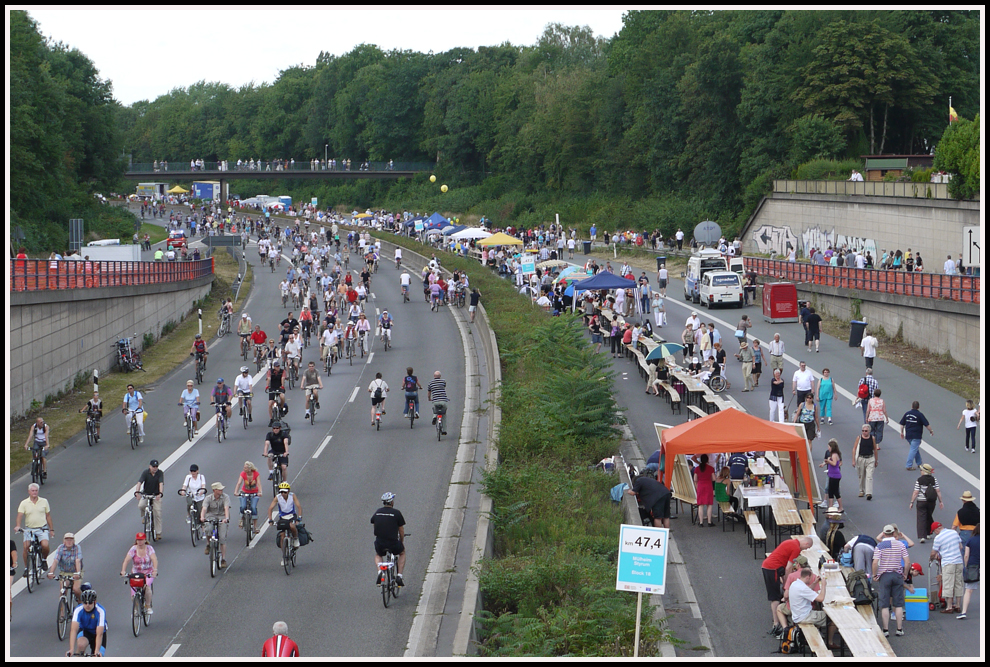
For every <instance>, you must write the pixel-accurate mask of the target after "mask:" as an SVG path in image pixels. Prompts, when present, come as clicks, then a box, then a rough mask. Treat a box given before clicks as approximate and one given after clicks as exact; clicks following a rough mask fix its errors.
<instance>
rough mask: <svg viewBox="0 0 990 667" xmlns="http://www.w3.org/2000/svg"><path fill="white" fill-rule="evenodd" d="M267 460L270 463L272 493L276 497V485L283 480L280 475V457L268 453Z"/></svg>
mask: <svg viewBox="0 0 990 667" xmlns="http://www.w3.org/2000/svg"><path fill="white" fill-rule="evenodd" d="M268 459H269V460H270V461H271V462H272V493H273V494H274V495H275V496H278V485H279V484H281V483H282V482H283V481H284V480H285V478H284V477H283V475H282V456H281V455H279V454H275V453H273V452H269V454H268Z"/></svg>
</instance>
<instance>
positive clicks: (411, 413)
mask: <svg viewBox="0 0 990 667" xmlns="http://www.w3.org/2000/svg"><path fill="white" fill-rule="evenodd" d="M415 421H416V404H415V403H413V402H412V401H409V428H412V427H413V424H414V423H415Z"/></svg>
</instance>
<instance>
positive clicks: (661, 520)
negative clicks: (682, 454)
mask: <svg viewBox="0 0 990 667" xmlns="http://www.w3.org/2000/svg"><path fill="white" fill-rule="evenodd" d="M626 493H628V494H629V495H631V496H637V497H638V498H639V504H640V505H642V506H643V507H644V508H646V509H647V510H649V511H650V512H652V513H653V526H654V527H655V528H670V496H671V493H670V489H668V488H667V487H666V486H664V485H663V482H661V481H659V480H656V479H654V478H652V477H650V476H649V475H640V476H639V477H637V478H636V479H635V480H634V481H633V485H632V488H631V489H627V490H626Z"/></svg>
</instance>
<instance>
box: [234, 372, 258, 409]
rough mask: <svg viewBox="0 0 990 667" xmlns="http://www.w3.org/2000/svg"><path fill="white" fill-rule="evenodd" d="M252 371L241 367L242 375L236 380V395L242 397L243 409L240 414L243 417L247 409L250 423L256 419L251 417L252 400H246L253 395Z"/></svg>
mask: <svg viewBox="0 0 990 667" xmlns="http://www.w3.org/2000/svg"><path fill="white" fill-rule="evenodd" d="M249 372H250V370H249V369H248V367H247V366H241V374H240V375H238V376H237V377H236V378H235V379H234V394H235V395H236V396H238V397H240V399H241V401H242V403H241V409H240V410H239V411H238V414H241V415H243V414H244V410H245V409H247V415H248V421H249V422H251V421H254V417H253V416H252V415H251V399H250V398H246V397H247V396H249V395H250V394H251V389H252V386H253V385H252V383H251V376H250V375H248V373H249Z"/></svg>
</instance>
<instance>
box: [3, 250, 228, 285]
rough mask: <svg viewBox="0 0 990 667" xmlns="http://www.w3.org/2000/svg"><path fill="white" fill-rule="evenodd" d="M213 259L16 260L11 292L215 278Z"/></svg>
mask: <svg viewBox="0 0 990 667" xmlns="http://www.w3.org/2000/svg"><path fill="white" fill-rule="evenodd" d="M213 269H214V267H213V258H212V257H211V258H209V259H200V260H186V261H176V262H108V261H100V262H94V261H87V260H71V259H69V260H50V259H12V260H10V291H11V292H36V291H42V290H64V289H89V288H93V287H131V286H135V285H151V284H156V283H171V282H180V281H183V280H196V279H197V278H202V277H204V276H210V275H213Z"/></svg>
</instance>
